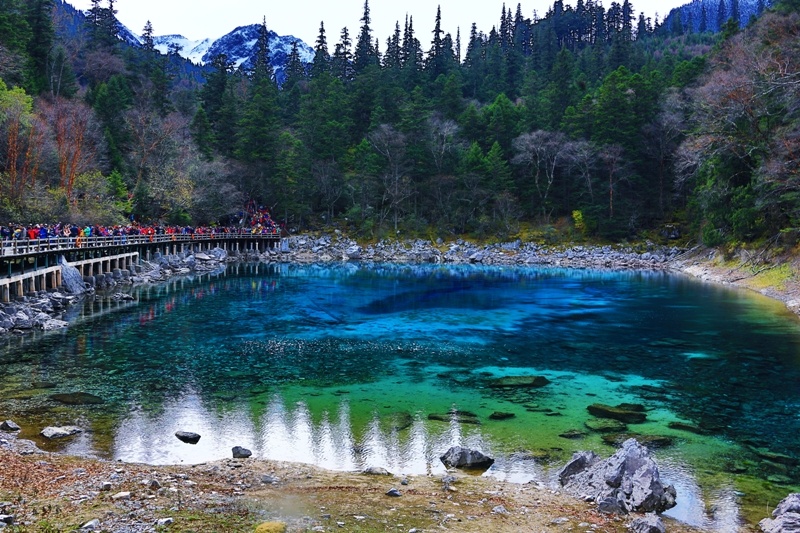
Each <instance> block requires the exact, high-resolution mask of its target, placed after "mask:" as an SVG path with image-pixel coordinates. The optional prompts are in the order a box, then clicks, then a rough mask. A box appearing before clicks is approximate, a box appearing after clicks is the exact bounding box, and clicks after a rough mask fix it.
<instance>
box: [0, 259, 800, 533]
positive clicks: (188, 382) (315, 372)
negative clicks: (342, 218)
mask: <svg viewBox="0 0 800 533" xmlns="http://www.w3.org/2000/svg"><path fill="white" fill-rule="evenodd" d="M132 294H133V296H134V297H135V300H134V301H133V302H126V301H119V300H113V299H100V300H98V301H93V302H90V303H88V304H87V305H86V306H85V307H82V308H76V309H74V310H73V311H72V314H71V316H70V317H69V320H70V321H71V322H72V323H73V325H72V327H70V328H69V329H68V330H66V331H61V332H52V333H47V334H37V335H35V336H32V337H28V338H16V337H12V338H7V339H5V340H4V341H3V342H4V343H5V344H4V346H3V347H2V351H0V418H3V417H4V418H13V419H15V420H16V421H17V422H18V423H20V425H23V426H24V431H23V434H22V436H24V437H28V438H33V439H35V440H37V442H38V443H39V444H40V445H41V446H43V447H45V448H47V449H58V450H63V451H67V452H70V453H79V454H86V455H98V456H103V457H107V458H114V459H120V460H124V461H137V462H148V463H153V464H168V463H179V462H191V463H196V462H201V461H207V460H213V459H219V458H223V457H228V456H229V455H230V448H231V447H232V446H236V445H242V446H246V447H248V448H250V449H252V450H253V451H254V455H256V456H257V457H264V458H269V459H278V460H289V461H302V462H308V463H314V464H317V465H320V466H324V467H328V468H335V469H341V470H356V469H360V468H364V467H366V466H384V467H386V468H388V469H390V470H391V471H393V472H396V473H405V474H436V473H440V472H444V467H443V466H442V464H441V462H440V461H439V460H438V456H439V455H441V453H443V452H444V451H445V450H446V449H447V448H448V447H449V446H451V445H454V444H461V445H469V446H473V447H477V448H480V449H482V450H483V451H485V452H487V453H491V454H493V455H495V456H496V457H497V459H498V460H497V462H496V463H495V465H494V466H493V467H492V469H491V470H490V471H489V472H488V473H487V475H493V476H496V477H498V478H500V479H506V480H510V481H519V482H525V481H531V480H538V481H542V482H547V481H548V480H549V479H550V477H551V476H552V472H553V470H554V469H555V468H556V466H557V465H558V464H563V461H565V460H566V459H567V458H568V457H569V455H570V454H571V453H572V452H573V451H576V450H579V449H595V450H597V451H599V452H601V453H605V454H610V453H613V450H614V445H615V442H617V443H618V442H619V441H620V439H624V438H626V437H627V436H631V435H634V436H638V437H639V438H651V439H652V438H657V439H661V440H654V441H651V442H653V443H654V444H653V447H654V448H656V451H655V453H656V455H657V459H658V460H659V461H660V463H661V464H662V472H663V473H664V475H665V476H666V477H667V478H668V479H669V480H670V481H672V482H674V483H675V484H676V486H678V488H679V502H680V503H679V506H678V507H677V508H676V509H675V510H673V511H672V513H673V516H676V517H678V518H680V519H682V520H685V521H687V522H689V523H693V524H697V525H704V526H707V527H709V528H711V529H716V530H719V531H726V530H728V529H726V528H729V527H731V524H736V523H738V521H740V520H741V515H742V513H743V512H744V514H747V509H748V508H749V507H752V508H756V507H759V506H760V508H762V509H763V507H764V505H765V501H764V500H767V501H769V500H770V499H771V500H772V503H774V502H775V501H777V499H780V497H782V496H783V495H785V494H786V493H787V492H790V491H791V490H792V488H794V490H797V487H798V484H800V468H798V458H800V439H798V437H797V435H800V324H799V323H798V321H797V320H796V318H795V317H794V316H792V315H790V314H789V313H788V312H787V311H786V310H785V309H784V308H783V307H782V306H781V305H780V304H778V303H776V302H774V301H771V300H768V299H766V298H762V297H760V296H758V295H754V294H750V293H745V292H740V291H735V290H730V289H726V288H722V287H719V286H714V285H709V284H705V283H701V282H697V281H695V280H691V279H688V278H685V277H682V276H677V275H672V274H668V273H662V272H600V271H590V270H566V269H542V268H510V267H480V266H474V265H463V266H439V265H396V264H382V265H357V264H330V265H289V264H280V265H274V264H272V265H265V264H258V265H232V266H229V267H228V268H227V269H226V270H223V271H220V272H216V273H213V274H211V275H205V276H199V277H188V278H182V279H180V280H176V281H173V282H170V283H168V284H164V285H160V286H147V287H142V288H137V289H134V290H133V292H132ZM508 376H512V377H518V376H542V377H545V378H547V380H548V381H549V383H548V384H546V385H544V386H541V387H535V388H529V387H498V386H496V384H497V381H496V380H497V379H498V378H503V377H508ZM78 392H83V393H88V394H90V395H92V396H86V395H82V396H81V395H75V394H74V393H78ZM87 398H89V399H90V400H91V401H90V400H87ZM593 403H602V404H607V405H618V404H621V403H628V404H638V405H640V406H642V407H641V408H642V409H644V410H645V412H646V413H647V420H646V422H644V423H639V424H629V425H628V427H627V428H624V429H617V430H616V431H615V433H612V434H611V435H609V434H606V433H601V432H598V431H597V430H596V429H597V428H596V426H594V427H591V428H590V427H589V426H592V423H593V422H597V420H595V419H594V417H593V416H592V415H590V414H589V412H588V411H587V407H588V406H589V405H590V404H593ZM498 412H499V413H505V414H506V416H505V417H497V416H495V417H492V416H491V415H492V414H493V413H498ZM498 418H501V419H498ZM587 423H588V425H587ZM67 424H69V425H77V426H80V427H83V428H85V429H86V431H85V432H84V433H82V434H81V435H78V436H76V437H74V438H72V439H71V440H66V441H57V442H46V441H44V440H43V439H42V438H41V437H39V436H38V432H39V430H40V429H41V428H43V427H44V426H47V425H67ZM178 430H188V431H195V432H197V433H200V434H201V435H202V437H201V440H200V442H199V443H198V444H197V445H194V446H192V445H187V444H184V443H182V442H180V441H179V440H177V439H176V438H175V437H174V433H175V431H178ZM564 435H569V437H570V438H567V437H565V436H564ZM604 437H605V438H604ZM615 439H616V440H615ZM681 493H682V494H683V495H684V497H683V499H681V498H680V494H681ZM742 509H744V511H742Z"/></svg>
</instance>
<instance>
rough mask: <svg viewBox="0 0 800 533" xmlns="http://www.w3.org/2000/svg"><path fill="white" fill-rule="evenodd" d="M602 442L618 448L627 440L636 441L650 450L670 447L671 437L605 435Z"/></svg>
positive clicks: (630, 434)
mask: <svg viewBox="0 0 800 533" xmlns="http://www.w3.org/2000/svg"><path fill="white" fill-rule="evenodd" d="M602 439H603V442H605V443H606V444H608V445H609V446H615V447H617V448H619V447H620V446H622V444H623V443H624V442H625V441H626V440H628V439H636V440H637V441H638V442H639V444H641V445H643V446H647V447H648V448H650V449H657V448H666V447H668V446H672V444H673V442H674V441H673V440H672V437H667V436H664V435H641V434H639V433H606V434H605V435H603V437H602Z"/></svg>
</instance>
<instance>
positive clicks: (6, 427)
mask: <svg viewBox="0 0 800 533" xmlns="http://www.w3.org/2000/svg"><path fill="white" fill-rule="evenodd" d="M0 429H2V430H3V431H19V430H20V429H22V428H20V427H19V426H18V425H17V424H16V423H14V421H13V420H6V421H5V422H3V423H2V424H0Z"/></svg>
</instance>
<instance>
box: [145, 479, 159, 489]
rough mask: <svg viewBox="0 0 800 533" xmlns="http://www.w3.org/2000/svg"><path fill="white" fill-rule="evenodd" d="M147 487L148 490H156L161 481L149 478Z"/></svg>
mask: <svg viewBox="0 0 800 533" xmlns="http://www.w3.org/2000/svg"><path fill="white" fill-rule="evenodd" d="M147 488H148V489H150V490H158V489H160V488H161V483H159V481H158V480H157V479H151V480H150V481H149V482H148V483H147Z"/></svg>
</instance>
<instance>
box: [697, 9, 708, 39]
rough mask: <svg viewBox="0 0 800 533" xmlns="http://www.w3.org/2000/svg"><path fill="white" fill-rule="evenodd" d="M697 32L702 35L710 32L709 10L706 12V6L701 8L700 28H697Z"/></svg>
mask: <svg viewBox="0 0 800 533" xmlns="http://www.w3.org/2000/svg"><path fill="white" fill-rule="evenodd" d="M697 31H699V32H700V33H705V32H707V31H708V10H706V5H705V4H702V6H701V7H700V26H699V27H698V28H697Z"/></svg>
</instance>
